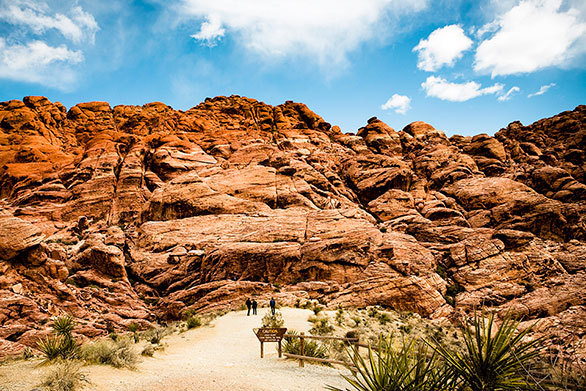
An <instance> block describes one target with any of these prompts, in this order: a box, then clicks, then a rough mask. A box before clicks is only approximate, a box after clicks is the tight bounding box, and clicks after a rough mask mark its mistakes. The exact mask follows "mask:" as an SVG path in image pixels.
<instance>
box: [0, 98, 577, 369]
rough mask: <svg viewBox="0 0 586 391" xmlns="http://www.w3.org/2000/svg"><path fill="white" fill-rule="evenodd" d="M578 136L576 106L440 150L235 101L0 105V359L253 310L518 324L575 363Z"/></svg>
mask: <svg viewBox="0 0 586 391" xmlns="http://www.w3.org/2000/svg"><path fill="white" fill-rule="evenodd" d="M585 135H586V106H579V107H577V108H576V109H575V110H574V111H571V112H565V113H561V114H560V115H558V116H555V117H553V118H549V119H544V120H541V121H538V122H536V123H535V124H533V125H529V126H523V125H521V124H520V123H517V122H516V123H512V124H510V125H509V126H508V127H507V128H506V129H502V130H501V131H499V132H497V134H496V135H495V137H490V136H488V135H486V134H482V135H478V136H475V137H461V136H454V137H451V138H449V139H448V138H447V137H446V135H445V134H444V133H443V132H442V131H440V130H436V129H434V128H433V127H432V126H431V125H428V124H426V123H423V122H415V123H412V124H410V125H408V126H407V127H406V128H405V129H403V130H402V131H395V130H394V129H393V128H391V127H390V126H388V125H387V124H385V123H383V122H382V121H380V120H378V119H377V118H371V119H370V120H369V121H368V124H367V125H366V126H365V127H364V128H361V129H359V130H358V132H357V135H352V134H346V133H343V132H342V131H341V130H340V129H339V128H338V127H336V126H334V127H332V126H331V125H330V124H329V123H327V122H325V121H324V120H323V119H322V118H320V117H319V116H318V115H316V114H315V113H313V112H311V111H310V110H309V109H308V108H307V107H306V106H305V105H303V104H300V103H293V102H286V103H284V104H282V105H279V106H276V107H272V106H269V105H266V104H264V103H262V102H258V101H255V100H253V99H248V98H242V97H238V96H232V97H217V98H213V99H207V100H206V101H205V102H203V103H201V104H200V105H198V106H196V107H194V108H192V109H190V110H188V111H186V112H182V111H178V110H174V109H172V108H171V107H169V106H167V105H164V104H162V103H149V104H146V105H144V106H142V107H141V106H116V107H114V108H112V107H110V105H109V104H108V103H106V102H90V103H83V104H79V105H77V106H74V107H72V108H71V109H69V110H66V109H65V107H64V106H63V105H61V104H60V103H52V102H50V101H49V100H48V99H46V98H43V97H26V98H24V99H23V101H18V100H13V101H9V102H3V103H0V196H1V197H2V198H3V199H2V200H0V204H1V208H2V212H1V213H0V271H1V274H0V345H2V346H6V349H2V351H6V352H13V351H18V350H19V349H21V348H23V347H24V346H26V345H28V346H34V344H35V341H36V338H38V336H40V335H44V333H46V332H47V322H48V320H49V318H50V317H51V316H53V315H57V314H59V313H62V312H68V313H70V314H72V315H74V316H75V317H76V318H78V319H79V322H80V324H81V326H80V327H79V328H78V331H79V333H81V334H84V335H86V336H88V337H92V336H96V335H100V334H104V333H106V332H107V330H110V329H112V328H123V327H125V326H126V325H128V324H130V323H131V322H137V323H139V324H142V325H143V326H145V327H146V326H148V325H149V324H152V322H155V321H157V320H161V319H173V318H177V317H179V316H181V313H182V312H184V311H185V310H187V309H195V310H213V309H218V308H226V307H231V308H237V307H239V306H240V305H241V303H242V301H243V298H244V297H245V296H248V295H256V297H257V298H258V300H260V302H261V304H262V303H263V301H264V300H268V299H269V298H270V297H271V296H275V297H276V298H278V300H279V301H281V302H283V303H285V304H290V305H293V304H294V303H295V302H296V300H298V299H299V300H305V299H308V298H314V299H320V300H321V301H322V302H324V303H327V305H329V306H332V307H336V306H338V305H340V306H358V307H361V306H367V305H376V304H378V305H384V306H387V307H392V308H394V309H397V310H402V311H415V312H418V313H419V314H421V315H423V316H428V317H446V316H448V317H454V318H457V317H459V316H465V315H466V314H467V313H470V312H471V311H473V310H474V309H475V308H478V307H480V306H482V305H484V306H488V307H492V308H495V309H498V310H501V311H507V310H512V311H514V312H515V313H517V314H519V315H521V316H524V317H525V318H526V319H527V320H528V321H531V320H532V319H538V318H543V320H544V321H543V322H542V323H540V326H539V328H538V332H539V333H542V334H546V335H551V336H553V337H555V338H553V339H552V341H553V342H554V343H557V344H560V345H563V348H564V349H565V351H567V352H575V353H577V354H578V355H580V356H581V357H586V350H585V349H586V343H585V338H584V325H583V323H584V320H583V319H584V317H583V314H584V308H585V307H584V305H585V300H586V298H585V296H584V292H586V289H585V288H586V286H585V285H586V284H585V278H584V274H585V273H586V271H585V265H586V246H585V244H584V240H585V233H586V228H585V220H584V219H585V213H584V205H585V204H584V201H585V197H586V185H585V183H584V179H585V177H584V170H585V163H584V153H585V152H584V137H585ZM560 325H563V327H562V326H560ZM569 336H572V338H570V337H569Z"/></svg>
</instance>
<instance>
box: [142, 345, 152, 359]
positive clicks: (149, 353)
mask: <svg viewBox="0 0 586 391" xmlns="http://www.w3.org/2000/svg"><path fill="white" fill-rule="evenodd" d="M140 354H141V356H145V357H153V355H154V354H155V347H154V346H153V345H152V344H148V345H146V346H145V347H144V349H142V352H140Z"/></svg>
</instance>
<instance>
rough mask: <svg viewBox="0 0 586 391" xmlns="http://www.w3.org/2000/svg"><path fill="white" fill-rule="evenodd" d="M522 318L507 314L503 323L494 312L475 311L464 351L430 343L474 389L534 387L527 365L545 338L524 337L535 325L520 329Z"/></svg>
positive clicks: (500, 390) (495, 390)
mask: <svg viewBox="0 0 586 391" xmlns="http://www.w3.org/2000/svg"><path fill="white" fill-rule="evenodd" d="M519 324H520V321H517V320H515V319H513V317H512V316H511V315H510V314H506V315H505V317H504V318H503V322H502V323H501V325H500V326H497V325H496V324H495V315H494V314H490V315H489V316H488V317H485V316H484V313H482V314H481V315H479V314H475V315H474V318H473V321H472V324H467V325H466V327H465V329H464V342H465V346H464V350H463V352H451V351H450V350H448V349H447V348H446V347H445V346H443V345H441V344H440V343H439V342H434V343H432V344H431V346H432V347H433V349H434V350H435V351H436V352H437V353H439V354H440V355H441V356H442V357H443V359H444V360H445V362H446V364H447V365H448V366H450V367H451V368H452V369H453V371H454V372H455V373H456V375H457V376H458V378H459V379H461V380H462V382H463V383H464V385H465V387H466V388H467V389H470V390H471V391H508V390H532V389H535V388H536V384H535V382H534V381H532V380H530V378H529V377H528V376H527V375H528V373H527V371H526V366H527V365H528V364H529V362H530V361H531V360H533V359H535V358H536V357H537V356H538V355H539V353H540V349H539V346H540V344H541V342H542V339H535V340H533V341H529V342H526V341H524V338H525V337H526V336H527V334H528V333H529V332H531V330H532V329H533V327H534V326H535V325H532V326H530V327H528V328H526V329H525V330H523V331H519Z"/></svg>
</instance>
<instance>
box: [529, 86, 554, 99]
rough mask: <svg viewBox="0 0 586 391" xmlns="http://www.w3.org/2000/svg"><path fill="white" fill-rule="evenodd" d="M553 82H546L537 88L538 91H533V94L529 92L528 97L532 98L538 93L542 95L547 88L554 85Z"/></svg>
mask: <svg viewBox="0 0 586 391" xmlns="http://www.w3.org/2000/svg"><path fill="white" fill-rule="evenodd" d="M554 86H555V83H550V84H547V85H545V86H541V88H540V89H539V91H537V92H534V93H533V94H529V95H527V97H528V98H533V97H534V96H538V95H543V94H545V93H546V92H547V90H549V89H550V88H551V87H554Z"/></svg>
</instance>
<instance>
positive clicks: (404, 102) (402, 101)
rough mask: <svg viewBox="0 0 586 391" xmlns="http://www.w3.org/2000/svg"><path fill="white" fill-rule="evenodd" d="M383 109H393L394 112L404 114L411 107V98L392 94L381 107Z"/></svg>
mask: <svg viewBox="0 0 586 391" xmlns="http://www.w3.org/2000/svg"><path fill="white" fill-rule="evenodd" d="M380 108H381V109H383V110H390V109H393V110H395V112H396V113H399V114H405V113H407V111H408V110H409V109H410V108H411V98H409V97H408V96H405V95H399V94H393V96H391V97H390V98H389V100H388V101H387V102H386V103H385V104H383V105H382V106H381V107H380Z"/></svg>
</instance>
